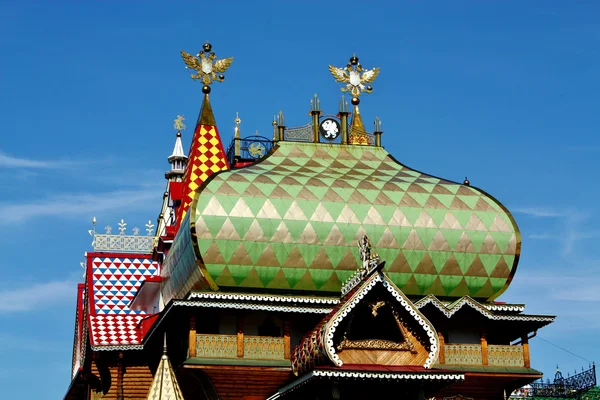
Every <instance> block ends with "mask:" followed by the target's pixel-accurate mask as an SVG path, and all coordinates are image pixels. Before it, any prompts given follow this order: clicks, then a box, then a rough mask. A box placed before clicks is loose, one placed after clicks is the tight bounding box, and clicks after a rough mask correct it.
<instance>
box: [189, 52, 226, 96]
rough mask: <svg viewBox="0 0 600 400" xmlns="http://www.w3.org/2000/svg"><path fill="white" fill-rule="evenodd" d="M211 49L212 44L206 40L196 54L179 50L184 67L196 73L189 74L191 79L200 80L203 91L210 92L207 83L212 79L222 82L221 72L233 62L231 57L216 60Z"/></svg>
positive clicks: (209, 83) (210, 82)
mask: <svg viewBox="0 0 600 400" xmlns="http://www.w3.org/2000/svg"><path fill="white" fill-rule="evenodd" d="M211 49H212V46H211V45H210V43H208V42H207V43H206V44H205V45H204V46H203V49H202V51H201V52H199V53H198V54H196V56H193V55H191V54H189V53H186V52H185V51H183V50H181V57H182V58H183V61H184V62H185V65H186V68H188V69H192V70H194V71H196V73H192V74H191V77H192V79H199V80H201V82H202V83H203V84H204V87H203V91H204V92H210V88H209V87H207V85H211V84H212V83H213V81H217V82H223V80H224V79H225V75H223V72H225V71H227V68H229V66H230V65H231V63H232V62H233V57H229V58H222V59H220V60H217V56H216V55H215V53H213V52H212V51H211Z"/></svg>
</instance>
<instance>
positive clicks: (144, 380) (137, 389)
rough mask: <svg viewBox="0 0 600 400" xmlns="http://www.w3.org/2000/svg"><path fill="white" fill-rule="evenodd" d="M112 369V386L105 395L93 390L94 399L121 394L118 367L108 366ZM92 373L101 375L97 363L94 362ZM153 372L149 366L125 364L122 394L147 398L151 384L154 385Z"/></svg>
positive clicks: (135, 398) (137, 399)
mask: <svg viewBox="0 0 600 400" xmlns="http://www.w3.org/2000/svg"><path fill="white" fill-rule="evenodd" d="M108 369H109V370H110V387H109V388H108V392H107V393H106V394H105V395H102V393H100V394H95V393H94V392H93V391H92V396H91V398H92V399H94V400H95V399H114V400H117V399H118V396H119V388H118V381H119V379H118V374H119V371H118V367H117V366H116V365H114V366H110V367H108ZM92 373H93V374H94V375H96V376H98V377H99V376H100V373H99V371H98V368H97V367H96V364H94V363H92ZM152 379H153V377H152V372H150V368H148V367H147V366H125V367H124V371H123V379H122V381H123V388H122V394H123V397H124V398H125V399H128V400H146V396H147V395H148V391H149V390H150V385H152Z"/></svg>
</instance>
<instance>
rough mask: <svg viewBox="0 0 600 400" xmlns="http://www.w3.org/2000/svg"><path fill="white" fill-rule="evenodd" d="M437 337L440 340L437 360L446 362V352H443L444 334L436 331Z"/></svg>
mask: <svg viewBox="0 0 600 400" xmlns="http://www.w3.org/2000/svg"><path fill="white" fill-rule="evenodd" d="M438 339H439V341H440V356H439V362H440V364H442V365H443V364H446V353H445V349H444V346H445V344H446V343H445V340H444V334H443V333H442V332H439V331H438Z"/></svg>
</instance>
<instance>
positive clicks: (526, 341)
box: [521, 335, 531, 368]
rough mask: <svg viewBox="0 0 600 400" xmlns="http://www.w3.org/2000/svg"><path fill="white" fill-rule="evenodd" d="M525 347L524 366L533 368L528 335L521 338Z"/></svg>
mask: <svg viewBox="0 0 600 400" xmlns="http://www.w3.org/2000/svg"><path fill="white" fill-rule="evenodd" d="M521 341H522V344H521V345H522V346H523V366H524V367H525V368H531V358H530V356H529V338H528V337H527V335H525V336H523V337H522V338H521Z"/></svg>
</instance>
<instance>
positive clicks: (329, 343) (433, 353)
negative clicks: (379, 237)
mask: <svg viewBox="0 0 600 400" xmlns="http://www.w3.org/2000/svg"><path fill="white" fill-rule="evenodd" d="M378 282H380V283H382V284H383V285H384V287H385V288H386V289H387V290H388V291H389V292H390V293H391V294H392V295H393V296H394V297H395V298H396V299H397V300H398V302H399V303H400V304H401V305H402V306H403V307H404V309H405V310H406V311H408V312H409V313H410V315H411V316H412V317H413V318H415V319H416V320H417V321H418V322H419V324H420V325H421V326H422V327H423V329H425V332H427V336H429V342H430V344H431V348H430V351H429V356H428V357H427V360H426V361H425V364H424V365H423V367H425V368H431V365H432V364H433V363H434V361H435V360H436V359H437V357H438V353H439V346H438V337H437V333H436V331H435V328H434V327H433V326H432V325H431V323H429V321H427V320H425V319H424V318H423V317H421V315H420V313H419V312H417V311H415V309H414V308H413V306H412V303H411V302H410V300H408V299H407V298H406V297H405V296H404V295H403V294H401V292H399V291H398V290H397V289H396V287H395V286H392V285H390V284H389V283H388V282H387V281H386V280H384V279H382V275H381V274H374V275H372V277H371V278H369V279H368V280H367V282H366V283H365V285H364V286H363V287H362V288H361V289H360V291H358V292H357V293H354V294H353V295H352V297H351V299H350V300H349V301H347V302H346V304H344V305H343V306H342V308H341V309H340V310H338V312H337V313H336V315H335V316H334V318H332V319H331V320H330V321H328V322H327V325H326V327H325V330H324V334H325V339H326V340H325V346H324V347H325V353H326V354H327V356H328V357H329V359H330V360H331V361H333V363H334V364H335V365H337V366H338V367H341V366H342V365H343V364H344V363H343V361H342V360H340V358H339V357H338V355H337V353H336V352H335V348H334V346H333V336H334V334H335V331H336V329H337V327H338V325H339V324H340V322H341V321H342V320H343V319H344V318H345V317H346V316H347V315H348V314H349V313H350V311H352V309H353V308H354V307H356V305H357V304H358V303H359V302H360V301H361V300H362V299H363V298H364V297H365V295H366V294H367V293H369V291H370V290H371V289H372V288H373V287H374V286H375V285H376V284H377V283H378Z"/></svg>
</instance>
